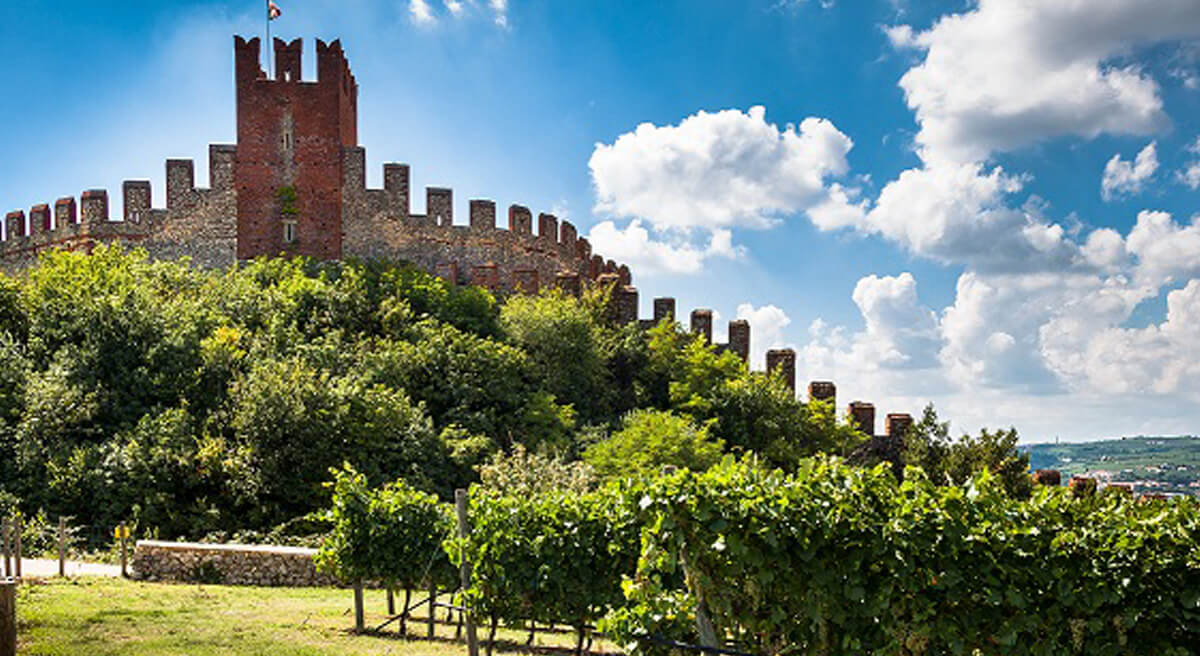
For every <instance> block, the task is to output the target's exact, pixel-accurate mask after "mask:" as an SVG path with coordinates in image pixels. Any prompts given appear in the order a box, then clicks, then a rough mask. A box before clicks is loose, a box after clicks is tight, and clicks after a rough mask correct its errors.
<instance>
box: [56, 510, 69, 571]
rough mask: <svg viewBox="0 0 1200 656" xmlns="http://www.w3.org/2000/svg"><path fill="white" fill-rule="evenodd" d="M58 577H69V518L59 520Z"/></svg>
mask: <svg viewBox="0 0 1200 656" xmlns="http://www.w3.org/2000/svg"><path fill="white" fill-rule="evenodd" d="M58 575H59V577H66V575H67V518H66V517H59V518H58Z"/></svg>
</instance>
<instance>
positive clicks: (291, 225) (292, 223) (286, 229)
mask: <svg viewBox="0 0 1200 656" xmlns="http://www.w3.org/2000/svg"><path fill="white" fill-rule="evenodd" d="M295 241H296V220H295V219H284V220H283V243H285V244H291V243H294V242H295Z"/></svg>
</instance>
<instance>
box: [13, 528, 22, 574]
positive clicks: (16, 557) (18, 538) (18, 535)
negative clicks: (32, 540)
mask: <svg viewBox="0 0 1200 656" xmlns="http://www.w3.org/2000/svg"><path fill="white" fill-rule="evenodd" d="M24 532H25V522H23V521H21V518H20V517H17V524H16V530H15V531H13V535H14V537H15V539H14V540H13V543H14V544H15V545H16V547H15V548H14V551H16V554H15V555H14V558H13V560H15V561H16V565H17V571H16V579H17V580H18V581H20V580H21V557H22V554H21V534H22V533H24Z"/></svg>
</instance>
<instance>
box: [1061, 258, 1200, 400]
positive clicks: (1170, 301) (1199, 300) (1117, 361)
mask: <svg viewBox="0 0 1200 656" xmlns="http://www.w3.org/2000/svg"><path fill="white" fill-rule="evenodd" d="M1198 352H1200V280H1192V281H1189V282H1188V284H1187V285H1186V286H1185V287H1184V288H1182V289H1177V290H1174V291H1172V292H1170V293H1168V294H1167V317H1166V320H1165V321H1163V322H1162V323H1159V324H1153V325H1150V326H1147V327H1145V328H1141V329H1128V328H1120V327H1112V328H1108V329H1107V330H1104V331H1102V332H1100V333H1099V334H1097V335H1095V336H1094V337H1093V338H1092V339H1091V340H1090V341H1089V342H1088V343H1087V348H1086V350H1085V351H1084V353H1083V355H1082V357H1081V362H1079V364H1078V366H1079V367H1080V369H1081V373H1082V374H1083V375H1084V376H1086V377H1087V380H1088V382H1089V383H1090V384H1091V386H1092V387H1093V388H1096V389H1104V390H1108V391H1110V392H1111V393H1114V394H1158V395H1166V394H1177V395H1183V396H1185V397H1186V398H1189V399H1191V400H1192V401H1197V400H1200V360H1197V359H1196V358H1194V357H1191V354H1195V353H1198Z"/></svg>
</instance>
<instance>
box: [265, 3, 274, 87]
mask: <svg viewBox="0 0 1200 656" xmlns="http://www.w3.org/2000/svg"><path fill="white" fill-rule="evenodd" d="M266 4H267V42H266V43H264V44H263V47H264V48H266V49H267V77H272V76H274V75H275V72H274V71H273V70H272V69H273V68H275V67H274V66H272V65H271V53H272V52H273V51H274V50H275V47H274V45H272V43H271V0H266Z"/></svg>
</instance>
